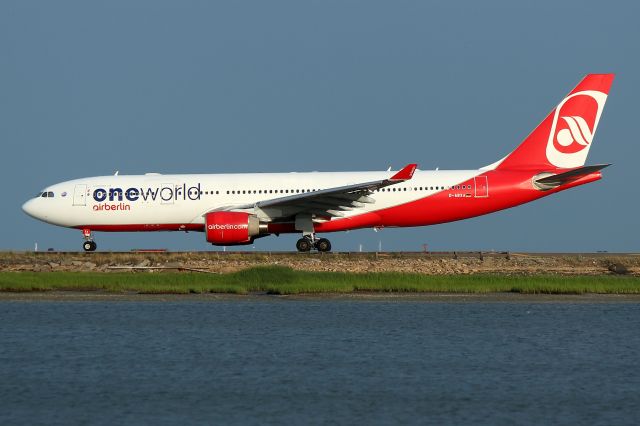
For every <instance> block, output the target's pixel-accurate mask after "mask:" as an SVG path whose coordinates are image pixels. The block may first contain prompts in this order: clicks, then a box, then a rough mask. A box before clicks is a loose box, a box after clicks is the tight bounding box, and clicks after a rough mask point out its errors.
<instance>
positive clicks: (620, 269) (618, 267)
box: [608, 263, 629, 275]
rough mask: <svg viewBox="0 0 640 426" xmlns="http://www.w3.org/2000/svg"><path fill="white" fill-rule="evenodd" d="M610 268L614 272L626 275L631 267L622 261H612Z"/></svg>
mask: <svg viewBox="0 0 640 426" xmlns="http://www.w3.org/2000/svg"><path fill="white" fill-rule="evenodd" d="M608 269H609V270H610V271H611V272H613V273H614V274H620V275H624V274H628V273H629V269H627V267H626V266H624V265H623V264H621V263H612V264H611V265H609V268H608Z"/></svg>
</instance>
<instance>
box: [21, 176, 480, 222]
mask: <svg viewBox="0 0 640 426" xmlns="http://www.w3.org/2000/svg"><path fill="white" fill-rule="evenodd" d="M389 173H390V172H387V171H384V172H311V173H295V172H294V173H242V174H178V175H159V174H147V175H129V176H127V175H122V176H117V175H116V176H100V177H89V178H83V179H75V180H70V181H66V182H62V183H59V184H55V185H52V186H50V187H47V188H46V189H44V190H43V192H45V193H53V197H36V198H33V199H31V200H29V201H28V202H27V203H25V205H24V206H23V208H24V210H25V211H26V212H27V213H28V214H30V215H31V216H34V217H36V218H38V219H40V220H43V221H45V222H48V223H51V224H54V225H59V226H65V227H76V228H79V227H84V226H95V225H138V224H203V223H204V216H205V214H206V213H207V212H210V211H212V210H216V209H220V208H224V207H229V208H233V206H234V205H243V204H253V203H256V202H258V201H262V200H271V199H274V198H279V197H286V196H290V195H294V194H299V193H302V192H310V191H317V190H322V189H326V188H332V187H339V186H344V185H349V184H354V183H358V182H367V181H375V180H381V179H385V178H387V177H388V176H389ZM479 173H482V172H481V171H478V170H462V171H444V170H443V171H416V172H415V174H414V176H413V178H412V179H411V180H409V181H406V182H402V183H398V184H396V185H393V187H390V188H387V189H385V190H379V191H376V192H374V193H373V194H372V195H371V198H373V199H374V200H375V202H374V203H367V204H364V205H363V206H362V207H360V208H357V209H354V210H351V211H345V212H343V215H344V216H345V217H349V216H352V215H360V214H363V213H366V212H371V211H375V210H381V209H385V208H389V207H393V206H395V205H400V204H404V203H407V202H411V201H414V200H417V199H420V198H424V197H427V196H430V195H433V194H435V193H438V192H440V191H442V190H443V189H444V188H447V187H451V186H454V185H456V184H459V183H460V182H463V181H466V180H468V179H470V178H472V177H473V176H476V175H478V174H479ZM103 191H104V192H103ZM261 219H262V220H267V221H268V220H270V219H273V218H268V217H261Z"/></svg>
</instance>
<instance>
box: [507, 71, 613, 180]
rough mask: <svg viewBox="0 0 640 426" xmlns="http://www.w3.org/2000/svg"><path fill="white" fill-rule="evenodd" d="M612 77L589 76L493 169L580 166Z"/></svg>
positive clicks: (587, 151) (589, 144) (598, 118)
mask: <svg viewBox="0 0 640 426" xmlns="http://www.w3.org/2000/svg"><path fill="white" fill-rule="evenodd" d="M613 78H614V74H589V75H587V76H586V77H585V78H583V79H582V81H581V82H580V84H578V85H577V86H576V87H575V89H573V90H572V91H571V93H569V94H568V95H567V96H566V97H565V98H564V99H563V100H562V102H560V104H558V106H557V107H556V108H554V109H553V111H551V113H549V115H548V116H547V118H545V119H544V120H543V121H542V123H540V124H539V125H538V127H536V128H535V130H534V131H533V132H531V134H530V135H529V136H527V138H526V139H525V140H524V141H523V142H522V143H521V144H520V146H519V147H518V148H516V149H515V151H513V152H512V153H511V154H509V155H508V156H507V157H506V158H505V159H504V160H502V161H501V162H500V163H499V164H498V166H497V167H496V168H497V169H529V168H535V169H540V168H552V169H554V168H559V169H567V168H572V167H580V166H582V165H584V163H585V161H586V159H587V154H588V153H589V148H590V147H591V143H592V141H593V136H594V135H595V133H596V128H597V127H598V121H599V120H600V116H601V115H602V110H603V108H604V104H605V102H606V100H607V95H608V94H609V88H610V87H611V83H612V82H613Z"/></svg>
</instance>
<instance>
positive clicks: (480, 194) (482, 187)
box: [473, 176, 489, 198]
mask: <svg viewBox="0 0 640 426" xmlns="http://www.w3.org/2000/svg"><path fill="white" fill-rule="evenodd" d="M473 182H474V186H475V188H476V190H475V197H476V198H487V197H488V196H489V180H488V179H487V177H486V176H476V177H474V178H473Z"/></svg>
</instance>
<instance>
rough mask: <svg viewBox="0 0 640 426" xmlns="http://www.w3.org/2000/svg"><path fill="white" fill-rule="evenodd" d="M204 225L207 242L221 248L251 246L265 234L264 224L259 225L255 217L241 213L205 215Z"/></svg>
mask: <svg viewBox="0 0 640 426" xmlns="http://www.w3.org/2000/svg"><path fill="white" fill-rule="evenodd" d="M204 223H205V231H206V233H207V241H208V242H210V243H211V244H215V245H221V246H231V245H240V244H251V243H252V242H253V240H254V239H255V238H256V237H258V236H259V235H260V234H264V233H266V232H267V227H266V224H261V223H260V220H259V219H258V218H257V217H256V216H255V215H252V214H249V213H243V212H211V213H207V214H206V215H205V218H204Z"/></svg>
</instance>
